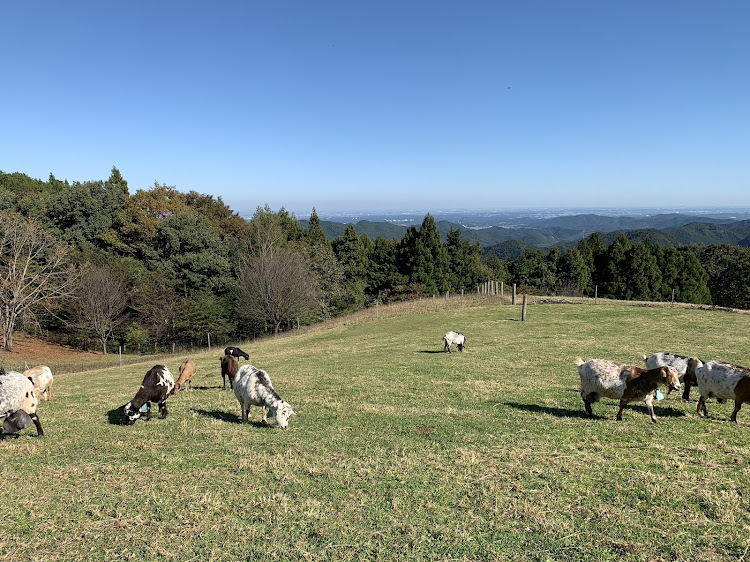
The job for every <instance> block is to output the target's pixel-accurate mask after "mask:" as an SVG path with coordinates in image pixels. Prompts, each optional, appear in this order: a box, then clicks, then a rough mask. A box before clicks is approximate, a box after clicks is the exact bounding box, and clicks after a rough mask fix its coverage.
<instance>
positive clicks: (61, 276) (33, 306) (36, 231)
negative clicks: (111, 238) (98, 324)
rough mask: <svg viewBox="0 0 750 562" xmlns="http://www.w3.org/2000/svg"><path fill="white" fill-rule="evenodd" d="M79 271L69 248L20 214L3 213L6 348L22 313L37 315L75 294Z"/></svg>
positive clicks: (0, 299) (0, 282) (1, 284)
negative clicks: (70, 256) (69, 252)
mask: <svg viewBox="0 0 750 562" xmlns="http://www.w3.org/2000/svg"><path fill="white" fill-rule="evenodd" d="M77 275H78V273H77V271H76V269H75V268H74V267H73V265H72V264H71V262H70V259H69V255H68V249H67V248H66V247H65V246H62V245H60V244H58V243H56V242H55V241H54V239H53V238H52V237H51V236H50V235H49V234H48V233H47V232H46V231H44V229H42V227H40V226H39V225H38V224H37V223H35V222H33V221H27V220H26V219H24V218H22V217H21V216H19V215H15V214H10V215H2V216H0V326H2V330H3V336H4V338H5V349H7V350H9V351H11V350H12V349H13V332H14V330H15V327H16V321H17V320H18V319H19V317H21V316H26V317H32V318H33V317H34V315H35V314H36V312H38V311H39V310H40V309H50V308H51V307H52V304H53V303H55V302H56V301H58V300H60V299H63V298H66V297H69V296H71V295H72V294H73V291H74V287H75V282H76V278H77Z"/></svg>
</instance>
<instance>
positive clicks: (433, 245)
mask: <svg viewBox="0 0 750 562" xmlns="http://www.w3.org/2000/svg"><path fill="white" fill-rule="evenodd" d="M401 242H402V243H401V251H400V254H401V258H402V260H401V263H402V265H403V267H404V269H403V270H402V271H403V273H404V274H406V275H407V276H408V277H409V281H410V282H411V283H412V284H413V285H415V286H416V287H418V288H419V290H420V291H421V292H423V293H426V294H428V295H429V294H435V293H436V292H443V291H448V290H450V289H452V288H453V287H452V286H451V285H450V276H449V264H450V262H449V258H448V251H447V250H446V248H445V246H443V243H442V241H441V239H440V232H438V229H437V224H435V219H434V218H433V217H432V215H430V214H427V215H426V216H425V218H424V220H423V221H422V226H421V227H420V229H419V231H417V230H416V229H415V228H414V227H411V226H410V227H409V228H408V229H407V230H406V234H405V235H404V238H403V239H402V241H401Z"/></svg>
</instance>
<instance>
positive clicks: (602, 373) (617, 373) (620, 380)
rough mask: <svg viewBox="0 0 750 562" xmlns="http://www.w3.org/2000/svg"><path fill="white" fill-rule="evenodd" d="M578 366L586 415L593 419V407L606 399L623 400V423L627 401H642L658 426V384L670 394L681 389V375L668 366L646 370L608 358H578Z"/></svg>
mask: <svg viewBox="0 0 750 562" xmlns="http://www.w3.org/2000/svg"><path fill="white" fill-rule="evenodd" d="M575 363H576V365H577V366H578V374H579V375H580V376H581V398H583V405H584V408H585V409H586V413H587V414H588V415H590V416H593V415H594V414H593V412H592V411H591V404H593V403H594V402H598V401H599V399H600V398H601V397H602V396H604V397H606V398H614V399H617V400H619V401H620V411H619V412H617V419H618V420H622V412H623V410H624V409H625V406H627V405H628V402H631V401H633V400H643V401H644V402H645V403H646V407H647V408H648V411H649V414H650V415H651V421H652V422H654V423H659V420H658V419H657V418H656V414H654V405H653V401H654V397H655V395H656V390H657V389H658V388H659V385H661V384H664V385H666V386H667V387H668V388H669V390H670V391H671V390H679V389H680V375H679V373H678V372H677V370H676V369H675V368H674V367H669V366H666V365H665V366H663V367H657V368H656V369H648V370H647V369H644V368H642V367H635V366H631V365H624V364H622V363H617V362H615V361H609V360H607V359H591V360H590V361H586V362H584V361H583V359H580V358H578V359H576V361H575Z"/></svg>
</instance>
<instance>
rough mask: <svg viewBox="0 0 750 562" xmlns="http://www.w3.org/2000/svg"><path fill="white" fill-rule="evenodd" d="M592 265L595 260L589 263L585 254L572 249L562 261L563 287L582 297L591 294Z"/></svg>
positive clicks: (561, 277) (561, 275)
mask: <svg viewBox="0 0 750 562" xmlns="http://www.w3.org/2000/svg"><path fill="white" fill-rule="evenodd" d="M592 265H593V260H590V261H587V260H586V258H585V254H584V253H583V252H581V251H580V250H579V249H578V248H571V249H570V250H568V251H567V252H565V255H563V256H562V258H561V259H560V271H559V274H560V282H561V285H562V286H563V287H565V286H569V287H570V288H571V289H574V290H575V291H577V292H579V293H580V294H581V295H586V294H590V292H591V274H592Z"/></svg>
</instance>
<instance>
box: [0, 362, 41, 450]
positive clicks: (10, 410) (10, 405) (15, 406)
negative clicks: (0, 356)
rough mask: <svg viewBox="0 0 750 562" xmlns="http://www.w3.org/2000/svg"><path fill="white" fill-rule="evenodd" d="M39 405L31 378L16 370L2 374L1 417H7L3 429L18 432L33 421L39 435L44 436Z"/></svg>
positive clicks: (0, 391) (7, 431) (0, 379)
mask: <svg viewBox="0 0 750 562" xmlns="http://www.w3.org/2000/svg"><path fill="white" fill-rule="evenodd" d="M38 405H39V398H38V397H37V395H36V392H35V391H34V383H33V382H32V381H31V379H30V378H28V377H24V376H23V375H22V374H21V373H17V372H15V371H9V372H8V373H6V374H4V375H0V418H5V422H4V423H3V431H4V432H5V433H6V434H13V433H16V432H17V431H20V430H21V429H24V428H26V427H28V425H29V423H30V422H32V421H33V422H34V425H35V426H36V432H37V436H39V437H42V436H43V435H44V431H43V430H42V424H41V422H40V421H39V417H38V416H37V415H36V407H37V406H38Z"/></svg>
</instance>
